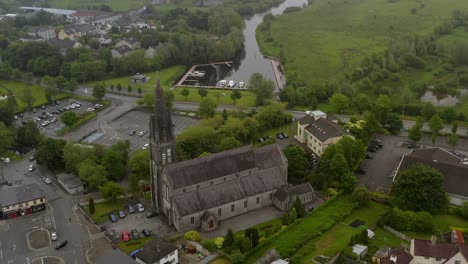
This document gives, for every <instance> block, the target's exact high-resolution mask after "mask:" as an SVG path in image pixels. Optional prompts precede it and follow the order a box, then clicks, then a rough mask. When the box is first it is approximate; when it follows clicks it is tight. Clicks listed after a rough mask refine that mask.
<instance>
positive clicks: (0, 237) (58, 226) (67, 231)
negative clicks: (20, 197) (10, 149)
mask: <svg viewBox="0 0 468 264" xmlns="http://www.w3.org/2000/svg"><path fill="white" fill-rule="evenodd" d="M31 163H32V162H30V161H29V160H28V158H25V159H23V160H21V161H17V162H11V163H9V164H3V173H4V176H5V179H6V180H7V181H11V182H12V183H13V187H16V186H20V185H24V184H31V183H36V184H37V185H38V186H39V188H40V189H41V191H42V192H43V193H44V195H45V197H46V200H47V201H48V206H47V209H46V210H45V211H42V212H38V213H34V214H31V215H27V216H22V217H18V218H16V219H11V220H7V221H4V220H2V221H0V263H7V264H16V263H21V264H22V263H30V262H32V261H33V260H35V259H37V258H39V257H42V256H58V257H61V258H62V259H63V260H64V261H65V263H75V264H85V263H87V261H86V258H85V252H86V250H87V249H88V248H89V246H90V244H89V243H90V242H89V236H88V232H87V230H85V229H83V227H82V226H81V225H80V224H78V222H77V219H76V217H75V214H74V212H73V209H72V208H73V204H72V200H71V199H70V198H69V197H68V196H66V195H65V194H64V193H63V191H62V190H61V189H60V188H59V187H58V183H57V182H53V183H52V184H50V185H48V184H46V183H44V182H43V181H42V178H43V177H44V176H47V177H49V176H50V175H49V172H47V171H42V170H40V169H38V168H36V170H35V171H34V172H29V171H28V167H29V164H31ZM49 178H50V179H51V180H53V181H54V180H55V177H51V176H50V177H49ZM1 188H2V189H1V190H3V189H4V188H8V187H6V186H2V187H1ZM70 217H71V218H72V221H71V222H70V221H69V218H70ZM41 227H42V228H47V229H49V230H56V231H57V234H58V237H59V240H60V239H66V240H68V246H66V247H65V248H63V249H61V250H55V249H54V244H55V243H52V245H51V246H49V247H47V248H45V249H43V250H39V251H35V250H31V249H30V248H29V247H28V245H27V239H26V234H27V233H28V232H29V231H32V230H33V229H37V228H41Z"/></svg>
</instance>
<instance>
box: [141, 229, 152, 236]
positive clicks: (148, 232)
mask: <svg viewBox="0 0 468 264" xmlns="http://www.w3.org/2000/svg"><path fill="white" fill-rule="evenodd" d="M141 233H143V235H144V236H145V237H149V236H151V230H148V229H143V230H141Z"/></svg>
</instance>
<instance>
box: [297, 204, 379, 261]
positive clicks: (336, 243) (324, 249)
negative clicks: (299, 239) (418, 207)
mask: <svg viewBox="0 0 468 264" xmlns="http://www.w3.org/2000/svg"><path fill="white" fill-rule="evenodd" d="M384 210H385V206H384V205H382V204H379V203H375V202H371V203H369V205H368V206H366V207H362V208H359V209H356V210H354V211H353V213H352V214H351V215H350V216H348V217H346V219H345V220H343V221H342V222H339V223H337V224H335V226H333V228H331V229H330V230H328V231H327V232H325V233H323V234H322V235H321V236H320V237H318V238H317V239H313V240H312V241H309V242H308V244H312V245H314V247H313V248H314V250H313V251H311V252H310V253H308V254H307V255H305V256H304V257H303V258H302V260H301V263H310V260H311V259H312V258H313V257H314V256H317V255H325V256H334V255H335V254H336V253H338V252H340V251H341V250H343V249H344V248H346V247H347V246H348V245H349V241H350V240H351V237H352V236H353V235H356V234H358V233H361V232H362V231H363V230H366V229H367V228H369V227H371V226H373V225H375V224H376V223H377V221H378V220H379V218H380V215H381V214H382V213H383V212H384ZM356 219H360V220H362V221H364V222H366V224H365V225H364V226H361V227H358V228H353V227H351V226H349V224H351V223H352V222H353V221H355V220H356Z"/></svg>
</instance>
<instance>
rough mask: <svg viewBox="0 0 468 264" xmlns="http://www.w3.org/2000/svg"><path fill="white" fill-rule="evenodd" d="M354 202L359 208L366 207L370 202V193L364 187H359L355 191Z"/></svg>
mask: <svg viewBox="0 0 468 264" xmlns="http://www.w3.org/2000/svg"><path fill="white" fill-rule="evenodd" d="M352 197H353V200H354V202H356V203H357V204H358V205H359V206H366V205H367V204H368V203H369V201H370V195H369V191H368V190H367V189H366V187H364V186H359V187H358V188H356V189H355V190H354V191H353V196H352Z"/></svg>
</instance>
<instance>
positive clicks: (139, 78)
mask: <svg viewBox="0 0 468 264" xmlns="http://www.w3.org/2000/svg"><path fill="white" fill-rule="evenodd" d="M147 80H148V77H147V76H146V75H144V74H140V73H137V74H135V75H133V76H132V77H130V83H132V84H142V83H145V82H146V81H147Z"/></svg>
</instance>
